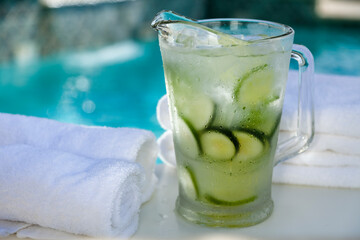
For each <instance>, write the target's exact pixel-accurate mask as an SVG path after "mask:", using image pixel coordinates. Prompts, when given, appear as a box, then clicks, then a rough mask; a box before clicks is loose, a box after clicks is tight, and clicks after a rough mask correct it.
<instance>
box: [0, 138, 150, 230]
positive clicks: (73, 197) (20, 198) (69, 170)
mask: <svg viewBox="0 0 360 240" xmlns="http://www.w3.org/2000/svg"><path fill="white" fill-rule="evenodd" d="M0 159H1V161H0V183H1V184H0V196H1V197H0V219H6V220H11V221H22V222H26V223H31V224H38V225H40V226H43V227H49V228H54V229H58V230H62V231H66V232H70V233H75V234H84V235H89V236H96V237H113V236H120V237H129V236H131V235H132V234H133V233H134V232H135V231H136V229H137V224H138V217H139V215H138V214H139V208H140V205H141V202H142V201H141V190H140V189H141V187H142V184H143V181H144V176H143V168H142V167H141V166H140V165H139V164H137V163H132V162H128V161H125V160H120V159H102V160H101V161H99V160H98V159H93V158H88V157H83V156H79V155H75V154H72V153H67V152H62V151H58V150H51V149H44V148H39V147H34V146H29V145H24V144H14V145H7V146H1V147H0Z"/></svg>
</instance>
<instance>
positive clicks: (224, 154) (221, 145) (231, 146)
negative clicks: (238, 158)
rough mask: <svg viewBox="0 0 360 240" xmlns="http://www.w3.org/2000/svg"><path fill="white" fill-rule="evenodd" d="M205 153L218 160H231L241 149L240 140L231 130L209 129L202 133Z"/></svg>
mask: <svg viewBox="0 0 360 240" xmlns="http://www.w3.org/2000/svg"><path fill="white" fill-rule="evenodd" d="M200 143H201V149H202V151H203V154H204V155H206V156H208V157H209V158H211V159H212V160H216V161H226V160H231V158H232V157H234V155H235V154H236V152H237V151H238V149H239V142H238V141H237V139H236V138H235V137H234V135H233V134H232V132H231V131H229V130H224V129H208V130H207V131H205V132H204V133H203V134H201V135H200Z"/></svg>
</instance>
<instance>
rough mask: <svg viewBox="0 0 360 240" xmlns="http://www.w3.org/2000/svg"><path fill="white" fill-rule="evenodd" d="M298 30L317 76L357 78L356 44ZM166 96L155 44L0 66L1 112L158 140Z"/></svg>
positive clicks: (125, 45)
mask: <svg viewBox="0 0 360 240" xmlns="http://www.w3.org/2000/svg"><path fill="white" fill-rule="evenodd" d="M309 31H310V30H308V29H297V30H296V37H295V41H296V42H298V43H302V44H304V45H307V46H308V47H309V48H310V50H311V51H312V52H313V54H314V56H315V63H316V71H317V72H320V73H331V74H345V75H357V76H360V68H359V66H360V65H359V63H360V44H359V39H360V38H359V39H357V38H348V37H346V36H344V35H341V34H337V33H333V36H334V37H333V38H331V39H330V40H329V39H328V35H329V33H328V32H324V33H321V32H320V33H319V32H318V33H317V35H316V36H317V37H316V38H313V39H311V38H309V36H312V33H311V32H309ZM164 94H165V84H164V76H163V70H162V62H161V55H160V51H159V46H158V43H157V41H152V42H137V41H132V40H131V41H130V40H129V41H125V42H122V43H119V44H116V45H113V46H109V47H105V48H102V49H99V50H94V51H90V52H78V53H71V54H60V55H57V56H52V57H48V58H43V59H41V60H39V59H36V58H34V59H30V60H29V59H28V60H27V61H21V62H18V63H4V64H1V65H0V112H7V113H17V114H25V115H32V116H39V117H47V118H51V119H56V120H60V121H63V122H72V123H80V124H87V125H100V126H111V127H137V128H143V129H148V130H151V131H153V132H154V133H155V135H156V136H160V134H161V133H162V132H163V130H162V129H161V128H160V126H159V124H158V123H157V121H156V104H157V100H158V99H159V98H160V97H161V96H162V95H164Z"/></svg>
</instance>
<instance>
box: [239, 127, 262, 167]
mask: <svg viewBox="0 0 360 240" xmlns="http://www.w3.org/2000/svg"><path fill="white" fill-rule="evenodd" d="M233 134H234V136H235V137H236V139H237V140H238V142H239V144H240V146H241V147H240V149H239V151H238V152H237V154H236V156H235V157H234V159H233V161H236V162H245V161H250V160H253V159H256V158H258V157H260V156H261V155H263V153H264V152H265V149H266V146H265V145H266V143H265V140H264V137H263V134H261V133H258V132H255V131H251V130H242V131H233Z"/></svg>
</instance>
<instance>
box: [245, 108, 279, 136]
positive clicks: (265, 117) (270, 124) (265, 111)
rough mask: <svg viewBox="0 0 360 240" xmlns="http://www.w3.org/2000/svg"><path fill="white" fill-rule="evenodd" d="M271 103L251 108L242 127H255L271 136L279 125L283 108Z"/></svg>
mask: <svg viewBox="0 0 360 240" xmlns="http://www.w3.org/2000/svg"><path fill="white" fill-rule="evenodd" d="M270 105H271V104H270ZM270 105H268V106H266V107H265V106H259V107H257V108H252V109H251V110H249V113H248V116H247V118H246V119H244V120H242V121H241V122H240V124H239V125H240V126H241V127H242V128H246V129H255V130H257V131H258V132H263V133H264V134H265V135H266V136H268V137H271V136H272V135H273V134H274V132H275V131H276V129H277V128H278V126H279V123H280V118H281V110H279V109H278V108H277V107H276V106H275V107H272V106H270Z"/></svg>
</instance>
